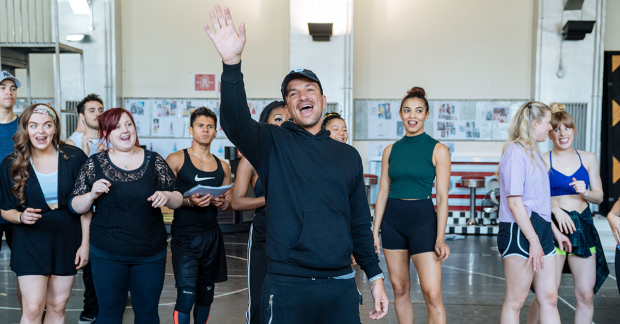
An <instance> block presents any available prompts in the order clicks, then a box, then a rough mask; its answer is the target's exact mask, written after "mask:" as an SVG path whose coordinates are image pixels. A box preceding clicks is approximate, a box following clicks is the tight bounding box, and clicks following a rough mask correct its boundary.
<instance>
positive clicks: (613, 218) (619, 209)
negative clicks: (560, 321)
mask: <svg viewBox="0 0 620 324" xmlns="http://www.w3.org/2000/svg"><path fill="white" fill-rule="evenodd" d="M2 216H3V217H4V214H3V215H2ZM5 219H6V218H5ZM607 221H608V222H609V226H610V227H611V232H612V233H613V234H614V238H615V239H616V244H620V200H618V201H616V203H615V204H614V206H613V207H612V208H611V211H610V212H609V214H607Z"/></svg>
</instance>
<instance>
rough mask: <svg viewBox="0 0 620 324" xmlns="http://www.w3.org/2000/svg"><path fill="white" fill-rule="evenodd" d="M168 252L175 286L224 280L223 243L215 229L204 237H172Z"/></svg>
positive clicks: (224, 259)
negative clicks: (170, 254)
mask: <svg viewBox="0 0 620 324" xmlns="http://www.w3.org/2000/svg"><path fill="white" fill-rule="evenodd" d="M170 250H171V251H172V269H173V270H174V279H175V282H176V285H175V286H176V287H196V286H197V285H205V284H212V283H216V282H223V281H226V280H228V276H227V274H226V272H227V268H226V252H225V251H224V240H223V238H222V232H221V231H220V229H219V227H218V229H217V230H214V231H211V232H210V233H208V234H205V235H196V236H173V237H172V242H171V244H170Z"/></svg>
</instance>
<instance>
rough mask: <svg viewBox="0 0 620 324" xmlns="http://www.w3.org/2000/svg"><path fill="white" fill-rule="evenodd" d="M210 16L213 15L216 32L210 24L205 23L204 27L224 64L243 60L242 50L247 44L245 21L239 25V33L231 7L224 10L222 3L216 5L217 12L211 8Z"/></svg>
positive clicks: (212, 19) (212, 20)
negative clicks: (210, 27)
mask: <svg viewBox="0 0 620 324" xmlns="http://www.w3.org/2000/svg"><path fill="white" fill-rule="evenodd" d="M209 16H211V22H212V23H213V29H214V30H215V33H213V32H212V31H211V29H209V24H204V28H205V31H206V32H207V35H209V38H211V41H213V45H215V49H216V50H217V52H218V53H219V54H220V57H222V61H223V62H224V64H228V65H233V64H237V63H239V62H241V52H243V47H244V46H245V23H241V25H239V33H237V30H235V24H234V22H233V20H232V16H231V15H230V9H228V7H224V12H222V8H221V7H220V5H215V12H213V10H209Z"/></svg>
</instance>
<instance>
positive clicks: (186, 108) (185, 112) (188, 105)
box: [178, 99, 206, 118]
mask: <svg viewBox="0 0 620 324" xmlns="http://www.w3.org/2000/svg"><path fill="white" fill-rule="evenodd" d="M178 104H179V106H178V107H179V109H180V110H181V117H183V118H186V117H187V118H189V116H190V115H191V114H192V112H194V110H196V108H199V107H205V105H206V100H204V99H192V100H179V102H178Z"/></svg>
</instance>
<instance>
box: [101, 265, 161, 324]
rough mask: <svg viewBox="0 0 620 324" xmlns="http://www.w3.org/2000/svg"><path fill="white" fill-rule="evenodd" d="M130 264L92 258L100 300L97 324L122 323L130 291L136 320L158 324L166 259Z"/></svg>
mask: <svg viewBox="0 0 620 324" xmlns="http://www.w3.org/2000/svg"><path fill="white" fill-rule="evenodd" d="M156 262H157V263H155V262H154V263H140V264H128V263H127V262H116V261H111V260H105V259H91V264H92V268H93V279H94V282H95V290H96V292H97V299H98V302H99V315H98V316H97V324H118V323H123V313H124V312H125V307H126V306H127V293H128V291H130V290H131V306H132V308H133V311H134V316H135V318H134V323H136V324H138V323H139V324H159V314H158V310H157V308H158V304H159V296H160V295H161V291H162V290H163V288H164V278H165V275H166V262H165V258H164V262H163V263H161V262H160V261H156Z"/></svg>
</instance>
